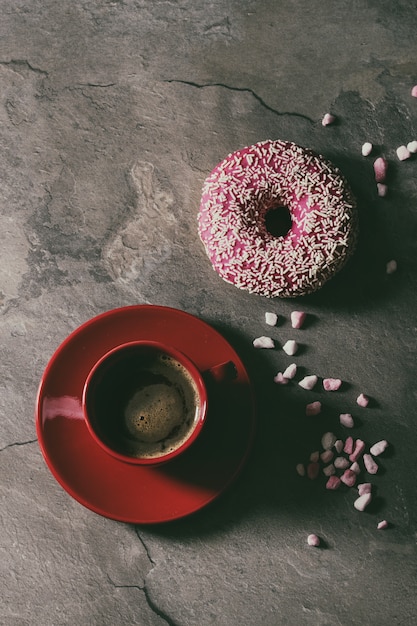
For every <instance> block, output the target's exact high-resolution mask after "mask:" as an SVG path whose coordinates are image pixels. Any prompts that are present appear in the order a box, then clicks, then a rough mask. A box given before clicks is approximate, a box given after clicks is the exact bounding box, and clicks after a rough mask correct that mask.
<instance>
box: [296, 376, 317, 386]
mask: <svg viewBox="0 0 417 626" xmlns="http://www.w3.org/2000/svg"><path fill="white" fill-rule="evenodd" d="M317 381H318V378H317V376H315V375H314V374H312V375H311V376H304V378H303V379H302V380H300V382H299V383H298V384H299V385H300V387H302V388H303V389H308V390H310V389H313V387H315V385H316V384H317Z"/></svg>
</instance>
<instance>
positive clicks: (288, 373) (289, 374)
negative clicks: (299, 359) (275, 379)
mask: <svg viewBox="0 0 417 626" xmlns="http://www.w3.org/2000/svg"><path fill="white" fill-rule="evenodd" d="M296 373H297V366H296V364H295V363H291V365H289V366H288V367H287V369H286V370H285V371H284V373H283V376H284V378H288V379H289V380H291V379H292V378H294V376H295V375H296Z"/></svg>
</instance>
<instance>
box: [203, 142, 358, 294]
mask: <svg viewBox="0 0 417 626" xmlns="http://www.w3.org/2000/svg"><path fill="white" fill-rule="evenodd" d="M283 207H285V208H283ZM275 209H276V211H274V210H275ZM271 210H272V213H277V212H278V211H280V212H285V211H286V212H287V214H288V215H287V217H288V220H289V223H288V229H285V231H284V233H283V234H279V235H277V234H272V232H270V230H271V229H270V230H268V228H267V225H268V217H267V216H268V213H270V212H271ZM198 230H199V235H200V238H201V241H202V242H203V244H204V247H205V250H206V252H207V255H208V257H209V259H210V261H211V263H212V265H213V268H214V269H215V270H216V272H218V274H219V275H220V276H221V277H222V278H223V279H224V280H225V281H227V282H229V283H232V284H233V285H236V287H239V288H240V289H246V290H247V291H249V292H250V293H257V294H260V295H262V296H267V297H270V298H272V297H277V296H279V297H282V298H290V297H295V296H301V295H305V294H308V293H312V292H314V291H316V290H317V289H319V288H320V287H322V286H323V285H324V283H325V282H326V281H327V280H329V278H331V277H332V276H333V275H334V274H335V273H336V272H338V271H339V270H340V269H341V268H342V267H343V265H344V264H345V263H346V261H347V259H348V258H349V256H350V255H351V253H352V252H353V250H354V247H355V243H356V239H357V233H358V219H357V212H356V203H355V199H354V197H353V195H352V192H351V191H350V189H349V187H348V185H347V183H346V181H345V179H344V178H343V176H342V174H341V173H340V171H339V170H338V169H337V168H336V167H335V166H334V165H332V164H331V163H330V162H329V161H326V160H325V159H324V158H323V157H321V156H319V155H317V154H315V153H314V152H312V151H311V150H307V149H305V148H302V147H301V146H298V145H296V144H294V143H291V142H287V141H263V142H260V143H257V144H255V145H253V146H249V147H247V148H243V149H242V150H238V151H237V152H233V153H232V154H229V156H228V157H226V159H224V160H223V161H222V162H221V163H219V165H217V166H216V167H215V168H214V170H213V171H212V172H211V174H210V176H209V177H208V178H207V179H206V181H205V183H204V186H203V194H202V199H201V206H200V211H199V215H198Z"/></svg>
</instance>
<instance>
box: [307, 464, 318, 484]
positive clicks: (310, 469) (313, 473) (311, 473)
mask: <svg viewBox="0 0 417 626" xmlns="http://www.w3.org/2000/svg"><path fill="white" fill-rule="evenodd" d="M319 470H320V465H319V464H318V463H317V462H315V463H314V462H313V463H309V464H308V465H307V476H308V477H309V478H310V479H311V480H314V478H317V476H318V475H319Z"/></svg>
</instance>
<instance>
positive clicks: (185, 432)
mask: <svg viewBox="0 0 417 626" xmlns="http://www.w3.org/2000/svg"><path fill="white" fill-rule="evenodd" d="M137 380H138V386H137V389H136V391H135V393H134V394H133V396H132V397H131V398H130V399H129V401H128V402H127V405H126V407H125V409H124V414H123V419H124V426H125V433H124V436H123V437H122V440H121V442H120V443H121V445H122V446H123V447H124V448H125V449H126V450H125V452H127V453H128V454H129V455H131V456H134V457H137V458H154V457H159V456H161V455H163V454H169V453H171V452H173V451H174V450H177V449H178V448H179V447H181V446H182V445H183V444H184V443H185V442H186V441H187V439H188V438H189V437H190V436H191V434H192V433H193V431H194V429H195V427H196V425H197V417H198V414H199V411H200V400H199V392H198V389H197V386H196V383H195V381H194V379H193V377H192V376H191V374H190V373H189V372H188V370H187V369H186V368H185V367H184V366H183V365H182V364H181V363H179V362H178V361H177V360H176V359H174V358H172V357H171V356H169V355H166V354H163V353H158V354H154V355H153V356H152V358H150V359H149V360H148V362H147V363H146V364H145V365H144V366H143V368H142V369H141V370H139V371H138V372H137Z"/></svg>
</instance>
